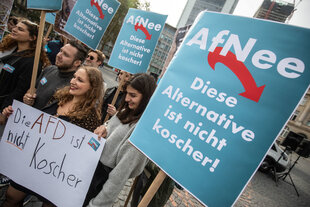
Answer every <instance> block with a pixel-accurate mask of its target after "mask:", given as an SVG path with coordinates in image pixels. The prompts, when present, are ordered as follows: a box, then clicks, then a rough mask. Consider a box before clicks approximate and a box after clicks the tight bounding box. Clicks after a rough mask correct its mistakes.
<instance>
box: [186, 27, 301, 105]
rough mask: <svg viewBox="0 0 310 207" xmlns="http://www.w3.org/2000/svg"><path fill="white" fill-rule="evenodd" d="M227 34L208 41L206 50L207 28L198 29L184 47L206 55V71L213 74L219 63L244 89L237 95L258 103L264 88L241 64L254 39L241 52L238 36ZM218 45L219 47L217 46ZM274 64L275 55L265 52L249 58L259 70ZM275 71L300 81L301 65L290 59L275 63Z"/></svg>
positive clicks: (223, 33) (295, 59) (252, 45)
mask: <svg viewBox="0 0 310 207" xmlns="http://www.w3.org/2000/svg"><path fill="white" fill-rule="evenodd" d="M229 33H230V31H229V30H222V31H220V32H219V33H218V34H217V35H216V36H214V37H213V38H212V39H211V41H212V43H211V45H210V46H209V48H207V40H208V35H209V28H202V29H201V30H200V31H199V32H198V33H197V34H196V35H195V36H194V37H193V38H192V39H190V40H189V41H188V42H187V43H186V45H188V46H192V45H197V46H199V48H200V49H201V50H207V51H208V52H209V54H208V57H207V58H206V59H207V61H208V63H209V65H210V67H211V68H212V69H213V70H215V65H216V63H222V64H224V65H225V66H227V67H228V68H229V69H230V70H231V71H232V72H233V73H234V74H235V75H236V76H237V78H238V79H239V80H240V82H241V84H242V86H243V87H244V89H245V91H244V92H242V93H240V94H239V95H240V96H243V97H245V98H247V99H250V100H252V101H255V102H259V100H260V98H261V96H262V94H263V91H264V88H265V86H266V85H260V86H258V85H257V83H256V81H255V79H254V77H253V76H252V74H251V73H250V71H249V69H248V68H247V66H246V65H245V64H244V62H245V60H246V59H247V57H248V55H249V54H250V52H251V50H252V49H253V48H254V45H255V44H256V41H257V39H254V38H249V39H248V41H247V42H246V44H245V45H244V46H243V48H242V45H241V43H240V40H239V35H237V34H230V35H229ZM225 41H226V42H225ZM220 44H222V45H221V46H219V45H220ZM232 47H233V48H234V50H235V54H234V53H232V52H231V51H230V49H231V48H232ZM267 57H268V58H267ZM276 60H277V56H276V54H275V53H274V52H272V51H270V50H266V49H265V50H259V51H257V52H255V53H254V55H253V56H252V64H253V66H254V67H256V68H259V69H269V68H271V67H272V66H273V64H274V63H276ZM262 61H263V62H262ZM264 61H265V62H264ZM276 67H277V71H278V73H279V74H280V75H281V76H283V77H285V78H289V79H294V78H298V77H300V76H301V75H302V73H303V72H304V70H305V64H304V62H303V61H301V60H300V59H297V58H292V57H287V58H283V59H282V60H280V61H279V62H278V64H277V66H276ZM287 69H289V70H287ZM198 88H200V87H198Z"/></svg>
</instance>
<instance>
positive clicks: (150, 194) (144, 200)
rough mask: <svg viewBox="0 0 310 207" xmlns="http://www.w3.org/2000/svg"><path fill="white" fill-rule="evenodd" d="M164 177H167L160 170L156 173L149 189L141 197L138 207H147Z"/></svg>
mask: <svg viewBox="0 0 310 207" xmlns="http://www.w3.org/2000/svg"><path fill="white" fill-rule="evenodd" d="M166 176H167V175H166V173H164V171H162V170H161V171H159V172H158V174H157V175H156V177H155V179H154V180H153V182H152V184H151V186H150V187H149V189H148V190H147V191H146V193H145V195H144V196H143V198H142V200H141V202H140V203H139V205H138V207H147V206H148V205H149V203H150V202H151V200H152V198H153V197H154V195H155V193H156V192H157V190H158V188H159V187H160V185H161V184H162V183H163V181H164V179H165V178H166Z"/></svg>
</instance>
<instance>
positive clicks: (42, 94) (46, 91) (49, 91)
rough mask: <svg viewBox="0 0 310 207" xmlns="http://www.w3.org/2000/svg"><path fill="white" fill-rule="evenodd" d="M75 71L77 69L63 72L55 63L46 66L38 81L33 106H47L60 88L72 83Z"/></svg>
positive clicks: (39, 107)
mask: <svg viewBox="0 0 310 207" xmlns="http://www.w3.org/2000/svg"><path fill="white" fill-rule="evenodd" d="M74 73H75V71H72V72H62V71H60V70H59V69H58V68H57V66H55V65H52V66H48V67H46V68H45V69H44V70H43V71H42V73H41V75H40V76H39V78H38V80H37V83H36V89H37V90H36V94H37V97H36V99H35V102H34V105H33V107H34V108H37V109H40V110H41V109H42V108H43V107H44V106H46V104H47V103H48V101H49V100H50V99H51V98H52V97H53V95H54V93H55V92H56V91H57V90H58V89H60V88H63V87H64V86H67V85H69V84H70V80H71V79H72V77H73V74H74Z"/></svg>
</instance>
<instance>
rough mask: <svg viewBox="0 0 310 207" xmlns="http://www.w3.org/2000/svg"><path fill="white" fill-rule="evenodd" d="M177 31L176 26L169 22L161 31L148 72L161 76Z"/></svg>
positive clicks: (156, 76)
mask: <svg viewBox="0 0 310 207" xmlns="http://www.w3.org/2000/svg"><path fill="white" fill-rule="evenodd" d="M175 32H176V28H174V27H172V26H171V25H169V24H165V26H164V29H163V31H162V32H161V35H160V37H159V39H158V42H157V45H156V47H155V50H154V53H153V56H152V59H151V62H150V64H149V68H148V73H149V74H151V75H153V76H154V77H155V78H158V77H159V75H160V74H161V72H162V70H163V68H164V64H165V62H166V59H167V57H168V54H169V51H170V48H171V45H172V42H173V39H174V35H175Z"/></svg>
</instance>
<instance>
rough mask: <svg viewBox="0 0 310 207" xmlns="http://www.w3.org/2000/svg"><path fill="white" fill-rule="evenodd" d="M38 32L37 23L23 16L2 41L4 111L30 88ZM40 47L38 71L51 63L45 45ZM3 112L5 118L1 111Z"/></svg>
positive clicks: (0, 99)
mask: <svg viewBox="0 0 310 207" xmlns="http://www.w3.org/2000/svg"><path fill="white" fill-rule="evenodd" d="M37 35H38V25H36V24H35V23H32V22H30V21H28V20H21V21H20V22H19V23H17V25H16V27H14V28H13V30H12V33H11V34H9V35H7V36H5V38H4V39H3V41H2V43H0V110H1V111H2V109H4V108H5V107H7V106H8V105H10V104H12V102H13V99H16V100H19V101H23V96H24V94H25V93H26V92H27V90H28V89H29V88H30V82H31V76H32V69H33V64H34V55H35V48H36V42H37ZM42 48H43V47H42ZM41 51H42V52H41V56H40V57H41V58H40V60H41V61H40V64H39V67H38V75H39V74H40V73H41V68H42V67H41V66H42V64H43V65H48V64H49V61H48V58H47V56H46V54H45V52H44V51H43V49H42V50H41ZM0 116H1V117H2V118H3V115H2V114H0ZM1 117H0V118H1ZM0 122H1V121H0Z"/></svg>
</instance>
